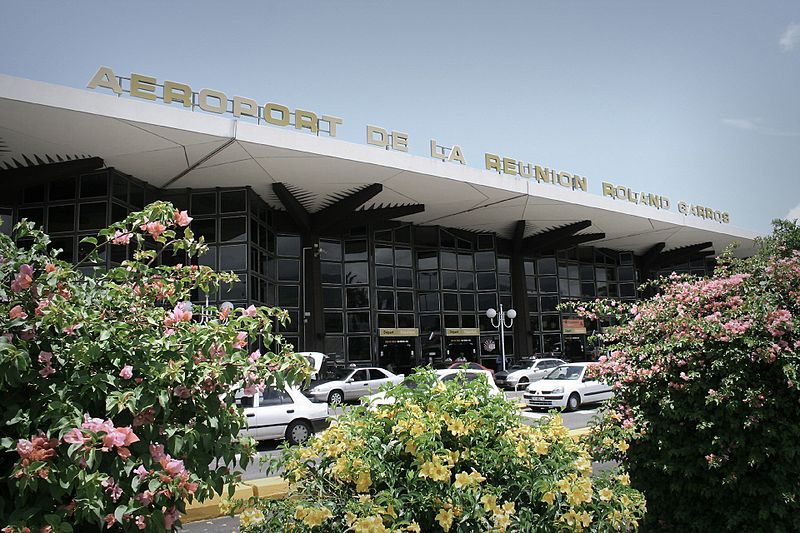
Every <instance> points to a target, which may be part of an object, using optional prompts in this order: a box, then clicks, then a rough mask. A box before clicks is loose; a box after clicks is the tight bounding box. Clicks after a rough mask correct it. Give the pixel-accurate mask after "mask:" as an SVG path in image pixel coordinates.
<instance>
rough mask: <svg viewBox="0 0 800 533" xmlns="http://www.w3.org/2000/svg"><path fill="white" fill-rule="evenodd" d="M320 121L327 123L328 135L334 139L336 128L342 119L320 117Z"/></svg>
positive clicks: (326, 116)
mask: <svg viewBox="0 0 800 533" xmlns="http://www.w3.org/2000/svg"><path fill="white" fill-rule="evenodd" d="M322 120H324V121H325V122H327V123H328V135H330V136H331V137H336V126H338V125H339V124H341V123H342V119H340V118H339V117H334V116H331V115H322Z"/></svg>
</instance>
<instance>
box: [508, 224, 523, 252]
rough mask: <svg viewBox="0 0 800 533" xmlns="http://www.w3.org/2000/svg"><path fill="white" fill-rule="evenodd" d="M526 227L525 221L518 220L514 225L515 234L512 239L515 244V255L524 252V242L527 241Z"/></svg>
mask: <svg viewBox="0 0 800 533" xmlns="http://www.w3.org/2000/svg"><path fill="white" fill-rule="evenodd" d="M525 225H526V224H525V221H524V220H518V221H517V223H516V224H515V225H514V233H513V236H512V237H511V242H512V243H513V247H514V253H516V254H518V253H520V252H522V242H523V240H524V239H525Z"/></svg>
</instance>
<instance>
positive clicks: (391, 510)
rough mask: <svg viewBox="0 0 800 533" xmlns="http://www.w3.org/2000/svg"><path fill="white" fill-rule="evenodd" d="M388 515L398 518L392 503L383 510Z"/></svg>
mask: <svg viewBox="0 0 800 533" xmlns="http://www.w3.org/2000/svg"><path fill="white" fill-rule="evenodd" d="M383 514H385V515H386V516H391V517H392V518H397V513H395V512H394V507H392V504H391V503H390V504H389V505H387V506H386V510H385V511H384V512H383Z"/></svg>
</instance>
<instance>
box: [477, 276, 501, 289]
mask: <svg viewBox="0 0 800 533" xmlns="http://www.w3.org/2000/svg"><path fill="white" fill-rule="evenodd" d="M496 288H497V280H495V277H494V272H478V290H479V291H481V290H492V289H496Z"/></svg>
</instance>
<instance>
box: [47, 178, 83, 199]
mask: <svg viewBox="0 0 800 533" xmlns="http://www.w3.org/2000/svg"><path fill="white" fill-rule="evenodd" d="M76 183H77V182H76V180H75V178H74V177H70V178H64V179H59V180H55V181H53V182H51V183H50V201H51V202H53V201H55V200H73V199H75V186H76Z"/></svg>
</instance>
